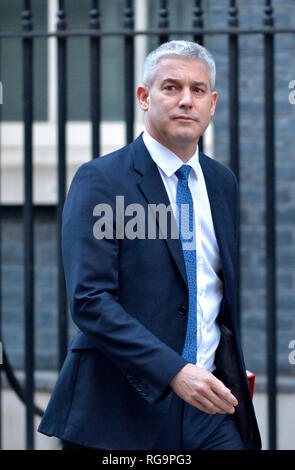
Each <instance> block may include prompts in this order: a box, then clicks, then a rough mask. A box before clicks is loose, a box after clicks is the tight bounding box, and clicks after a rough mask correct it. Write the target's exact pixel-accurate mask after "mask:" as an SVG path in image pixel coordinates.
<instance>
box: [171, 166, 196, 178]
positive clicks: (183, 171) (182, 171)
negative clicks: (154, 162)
mask: <svg viewBox="0 0 295 470" xmlns="http://www.w3.org/2000/svg"><path fill="white" fill-rule="evenodd" d="M191 169H192V167H191V166H190V165H182V166H181V167H180V168H179V169H178V170H177V171H176V172H175V174H176V176H177V178H178V179H179V180H185V181H187V180H188V175H189V173H190V171H191Z"/></svg>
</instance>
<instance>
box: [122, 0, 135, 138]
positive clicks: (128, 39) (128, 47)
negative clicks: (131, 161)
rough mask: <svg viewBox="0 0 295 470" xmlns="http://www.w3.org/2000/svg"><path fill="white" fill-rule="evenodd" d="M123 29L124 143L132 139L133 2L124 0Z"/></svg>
mask: <svg viewBox="0 0 295 470" xmlns="http://www.w3.org/2000/svg"><path fill="white" fill-rule="evenodd" d="M124 28H125V29H126V30H128V31H129V33H130V34H126V35H125V38H124V57H125V60H124V70H125V125H126V143H127V144H129V143H131V142H132V141H133V139H134V34H133V32H134V11H133V0H126V4H125V11H124Z"/></svg>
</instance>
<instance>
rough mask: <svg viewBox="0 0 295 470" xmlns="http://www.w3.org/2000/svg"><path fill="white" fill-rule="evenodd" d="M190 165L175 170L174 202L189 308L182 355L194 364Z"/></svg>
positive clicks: (194, 286)
mask: <svg viewBox="0 0 295 470" xmlns="http://www.w3.org/2000/svg"><path fill="white" fill-rule="evenodd" d="M190 170H191V166H189V165H182V166H181V167H180V168H179V170H177V171H176V172H175V175H176V176H177V178H178V183H177V192H176V204H177V208H178V224H179V225H178V226H179V234H180V240H181V244H182V249H183V255H184V261H185V268H186V275H187V282H188V291H189V309H188V320H187V330H186V338H185V343H184V349H183V351H182V356H183V358H184V359H186V360H187V361H188V362H192V363H193V364H196V360H197V266H196V263H197V261H196V241H195V226H194V225H195V224H194V206H193V198H192V195H191V192H190V189H189V187H188V176H189V173H190Z"/></svg>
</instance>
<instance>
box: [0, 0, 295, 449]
mask: <svg viewBox="0 0 295 470" xmlns="http://www.w3.org/2000/svg"><path fill="white" fill-rule="evenodd" d="M110 1H111V0H110ZM191 6H192V9H191V11H192V16H191V18H192V27H191V28H186V29H175V28H174V29H172V28H170V21H169V18H170V11H169V2H168V1H165V0H161V1H159V7H158V24H157V26H156V27H155V28H152V29H147V30H141V31H139V30H137V29H135V28H134V14H135V10H134V8H135V7H134V2H133V1H132V0H126V1H125V8H124V9H123V11H122V28H121V29H117V30H104V29H102V28H101V17H100V2H99V0H92V1H91V2H89V7H90V11H89V25H88V28H87V25H85V29H83V30H68V29H67V27H68V25H67V12H66V9H65V2H64V1H63V0H59V2H58V12H57V22H56V30H55V31H37V30H34V24H33V18H34V17H33V12H32V3H31V1H30V0H25V1H24V2H23V13H22V18H21V29H22V30H21V31H20V32H11V31H5V30H2V31H1V32H0V46H1V40H2V39H5V40H8V39H9V38H20V39H21V41H22V53H23V68H22V71H23V124H24V148H23V151H24V154H23V156H24V205H23V227H24V253H25V256H24V291H25V300H24V301H25V352H26V353H25V378H26V380H25V389H24V390H23V389H22V387H21V386H20V385H19V383H18V381H17V380H16V378H15V376H14V374H13V370H12V368H11V367H10V365H9V358H8V357H7V356H6V353H5V354H4V365H3V366H2V367H3V368H4V369H3V370H4V371H5V372H6V375H7V377H8V380H9V381H10V383H11V385H12V387H13V388H14V389H15V391H16V393H17V394H18V396H19V397H20V399H21V400H22V401H24V403H25V406H26V447H27V449H33V448H34V414H35V413H38V414H41V413H42V410H40V409H39V408H38V407H36V406H35V405H34V392H35V383H34V372H35V360H34V355H35V344H34V319H35V314H34V298H35V291H34V285H35V279H34V250H33V247H34V204H33V197H32V195H33V187H32V182H33V171H34V167H33V151H34V148H33V140H32V128H33V123H34V116H33V96H34V82H33V49H34V41H35V40H36V39H37V38H45V39H46V38H52V37H53V38H55V39H56V41H57V95H58V96H57V102H58V122H57V130H58V132H57V135H58V138H57V140H58V146H57V153H58V178H57V179H58V203H57V227H58V233H57V238H58V240H59V241H60V237H61V233H60V228H61V216H62V208H63V204H64V200H65V197H66V180H67V178H66V176H67V175H66V169H67V154H66V148H67V140H66V124H67V121H68V116H67V79H68V76H67V75H68V74H67V42H68V39H69V38H70V37H88V38H89V55H90V98H91V103H90V121H91V126H92V136H91V157H92V158H95V157H97V156H98V155H99V154H100V148H101V136H100V123H101V119H102V118H101V109H100V102H101V95H102V90H101V60H102V56H101V39H102V37H106V36H109V37H111V36H113V37H115V36H120V37H123V38H124V43H123V47H124V51H123V54H124V74H125V79H124V80H125V83H124V84H123V85H122V93H123V94H124V97H125V98H124V99H125V124H126V134H125V140H126V143H128V142H131V141H132V140H133V138H134V121H135V115H134V104H135V103H134V73H135V59H134V52H135V42H134V41H135V38H136V36H138V35H143V36H146V37H150V36H153V37H157V38H158V42H159V43H162V42H164V41H167V40H168V39H171V37H173V38H177V37H181V36H183V35H190V36H191V38H192V39H193V40H195V41H198V42H199V43H204V42H205V40H206V38H208V37H210V36H215V35H223V36H226V37H227V38H228V58H229V84H228V86H229V129H228V132H229V138H230V159H229V164H230V167H231V168H232V169H233V171H234V172H235V174H236V176H237V178H238V179H239V174H240V126H239V124H240V116H239V114H240V112H239V110H240V106H239V58H240V51H239V38H240V36H241V35H251V34H259V35H261V37H262V38H263V41H264V76H265V78H264V86H265V95H264V96H265V110H264V113H265V118H264V119H265V179H266V180H265V188H266V217H265V226H266V260H267V267H266V273H267V283H266V296H267V319H268V321H267V358H268V359H267V377H268V382H267V395H268V416H269V422H268V441H269V442H268V445H269V448H270V449H275V448H276V446H277V429H276V422H277V419H276V418H277V417H276V415H277V411H276V379H277V370H276V336H275V332H276V281H275V277H276V263H275V257H276V255H275V245H276V240H275V226H276V224H275V202H276V201H275V176H274V164H275V145H274V135H275V132H274V131H275V129H274V122H275V120H274V117H275V109H274V76H275V74H274V67H275V63H274V43H275V38H276V35H278V34H286V33H295V30H294V29H292V28H285V29H284V28H276V27H275V25H274V12H273V8H272V2H271V0H265V2H264V11H262V12H261V27H259V28H252V29H251V28H245V27H243V28H242V27H239V9H238V4H237V2H236V1H235V0H230V1H229V3H228V22H227V25H226V26H225V27H224V28H218V29H210V28H206V27H204V21H203V9H202V7H203V5H202V1H201V0H199V1H198V0H195V1H192V2H191ZM85 8H86V2H85ZM4 27H5V25H4ZM2 29H3V27H2ZM201 145H202V143H201ZM91 157H90V158H91ZM0 223H1V220H0ZM0 228H1V227H0ZM0 232H1V231H0ZM0 242H1V238H0ZM58 246H59V248H58V256H57V266H58V319H59V320H58V335H59V341H58V351H59V353H58V357H59V361H58V362H59V367H61V365H62V363H63V361H64V358H65V355H66V351H67V342H68V323H67V308H68V307H67V298H66V290H65V281H64V274H63V268H62V259H61V249H60V243H58ZM0 276H1V275H0ZM0 280H1V277H0ZM238 289H239V280H238ZM239 291H240V289H239ZM0 300H1V297H0ZM238 307H239V306H238ZM239 310H240V308H238V311H239ZM0 320H1V305H0ZM0 333H1V326H0ZM4 347H5V344H4ZM4 350H5V348H4ZM0 429H1V426H0Z"/></svg>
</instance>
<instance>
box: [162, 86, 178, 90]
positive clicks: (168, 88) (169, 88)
mask: <svg viewBox="0 0 295 470" xmlns="http://www.w3.org/2000/svg"><path fill="white" fill-rule="evenodd" d="M175 89H176V87H175V85H167V86H166V87H165V90H167V91H174V90H175Z"/></svg>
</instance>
